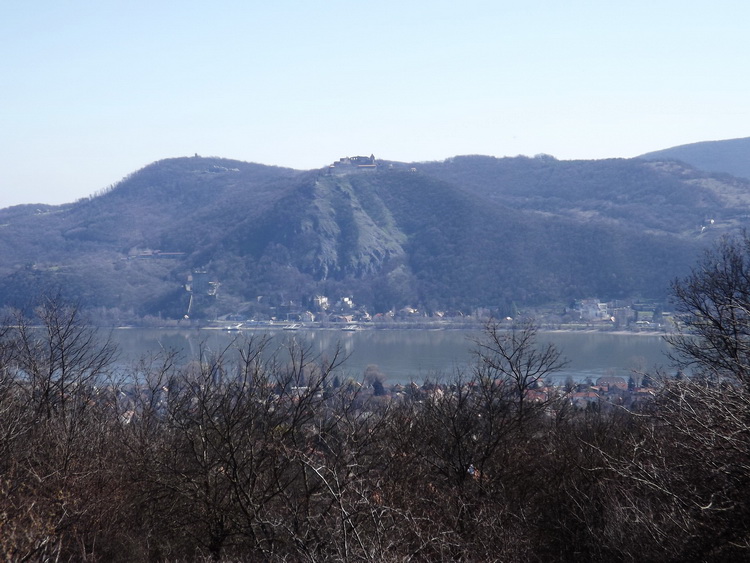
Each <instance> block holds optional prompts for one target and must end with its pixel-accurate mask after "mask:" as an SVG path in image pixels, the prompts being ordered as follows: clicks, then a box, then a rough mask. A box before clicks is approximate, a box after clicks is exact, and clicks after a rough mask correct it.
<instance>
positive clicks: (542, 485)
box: [0, 240, 750, 561]
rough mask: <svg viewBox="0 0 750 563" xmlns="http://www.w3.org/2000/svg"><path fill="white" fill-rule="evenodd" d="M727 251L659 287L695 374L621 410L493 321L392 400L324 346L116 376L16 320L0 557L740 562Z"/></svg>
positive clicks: (94, 345)
mask: <svg viewBox="0 0 750 563" xmlns="http://www.w3.org/2000/svg"><path fill="white" fill-rule="evenodd" d="M725 245H726V246H721V247H719V248H718V249H717V250H716V251H714V253H712V254H710V255H709V256H708V257H707V262H706V264H708V263H710V264H712V268H713V269H712V270H706V268H705V267H704V266H705V264H703V265H701V267H699V268H697V269H696V271H695V272H694V274H693V276H692V277H689V278H687V279H686V280H684V281H682V282H679V283H677V284H676V285H675V294H676V295H677V297H678V298H679V299H680V304H681V307H682V313H683V319H684V321H685V323H686V324H685V326H686V327H688V328H689V329H690V330H689V331H687V332H686V333H685V335H684V336H681V335H680V336H678V337H675V340H674V343H675V350H676V354H679V358H680V359H681V361H682V362H683V363H684V364H685V366H684V367H685V368H686V369H687V368H688V367H691V368H692V373H693V374H695V375H694V377H691V378H677V379H675V378H667V377H662V378H661V379H660V380H659V381H660V383H659V386H658V388H657V392H656V398H655V400H654V401H653V402H652V403H651V404H650V405H649V406H648V407H646V408H642V409H641V410H640V411H638V412H632V411H627V410H625V409H623V408H620V407H616V406H610V407H609V408H596V407H595V406H592V407H590V408H586V409H583V410H582V409H577V408H575V406H574V404H573V403H571V401H570V400H569V398H568V397H567V396H566V394H565V392H564V391H563V390H562V389H560V391H559V393H558V394H555V393H545V394H541V393H535V392H534V391H535V389H536V386H537V385H538V384H539V382H540V381H541V380H542V379H543V378H544V377H546V376H547V375H548V374H549V373H550V372H552V371H554V370H555V369H558V368H559V367H560V366H561V365H562V364H563V361H562V359H561V356H560V354H559V352H558V351H557V350H556V349H555V348H554V347H553V346H544V345H541V344H540V343H538V342H537V340H536V329H535V327H534V326H533V325H532V324H521V325H519V326H516V327H514V328H512V329H511V330H510V331H504V330H501V329H500V328H499V327H498V326H497V325H493V324H491V325H489V326H488V327H487V329H486V331H485V333H484V336H483V337H482V338H481V339H479V340H478V341H477V342H476V343H475V351H476V362H475V364H474V366H475V367H474V369H473V370H472V371H471V372H469V373H461V374H456V376H454V377H453V378H452V379H451V380H450V381H447V382H445V383H444V384H443V385H440V386H433V387H430V386H428V385H425V386H423V387H422V388H418V387H416V386H414V387H413V388H411V389H408V392H407V393H405V394H404V397H403V398H402V399H400V400H396V399H393V398H392V397H389V396H388V393H387V392H386V393H380V392H379V393H377V394H375V393H369V392H368V393H365V392H363V391H362V387H360V386H358V385H355V384H354V383H353V382H351V381H349V382H346V383H344V384H343V385H340V384H339V383H338V380H337V378H336V377H335V376H334V370H335V368H336V367H337V366H338V365H339V363H340V362H341V361H342V360H343V358H342V356H341V354H340V352H339V351H336V350H334V351H332V352H331V353H330V354H329V356H328V357H327V358H323V357H316V356H313V355H311V353H310V349H309V348H308V347H306V346H305V345H304V344H301V343H299V342H297V341H295V340H289V341H287V342H285V343H284V344H283V345H278V344H277V343H275V342H273V341H271V340H269V339H267V338H257V339H253V340H237V341H235V343H234V344H233V345H232V346H231V347H229V348H227V349H225V350H219V351H214V352H209V351H208V350H202V351H201V353H200V354H199V357H198V358H197V359H196V360H195V361H194V362H192V363H190V364H188V365H187V366H180V365H177V361H176V356H175V355H174V354H171V353H169V352H164V353H162V354H161V355H159V356H156V357H154V358H151V359H144V360H143V361H142V362H140V363H139V364H138V365H136V366H132V367H131V368H130V369H129V370H127V373H126V375H127V379H125V380H124V381H120V380H118V379H117V378H116V377H114V375H115V373H119V374H121V375H122V373H123V368H122V367H121V366H120V367H118V369H117V370H114V369H113V368H114V367H115V360H116V355H115V351H114V349H113V347H112V346H111V344H110V343H109V342H108V341H107V340H104V341H102V340H100V339H99V335H97V334H96V333H95V332H94V331H92V330H91V329H90V328H88V327H87V326H86V324H85V322H84V321H83V319H81V317H80V312H79V310H78V309H76V308H75V307H69V306H66V305H64V304H63V303H62V302H61V301H60V300H59V299H52V300H47V301H45V302H44V303H42V305H41V306H40V307H39V308H38V309H37V311H36V312H35V314H34V315H33V316H27V315H22V314H21V313H15V314H14V315H13V316H12V317H10V318H9V319H8V320H7V322H6V323H5V324H4V325H3V326H4V328H3V329H2V332H1V333H0V362H1V365H2V371H0V544H1V545H2V550H3V551H2V553H1V554H0V556H2V557H3V558H5V559H7V560H18V561H21V560H61V561H190V560H202V559H214V560H226V561H234V560H243V561H246V560H250V561H256V560H257V561H291V560H293V561H323V560H325V561H329V560H333V561H360V560H361V561H441V560H444V561H491V560H495V561H634V560H638V561H689V560H695V561H725V560H744V559H747V557H748V552H749V551H750V535H748V530H750V526H749V524H750V503H748V501H747V494H746V491H747V486H748V485H749V484H750V464H748V459H750V455H749V454H750V447H749V446H750V430H749V429H750V421H749V420H748V413H750V404H749V403H750V395H748V386H747V376H746V373H747V372H746V369H745V367H746V365H747V364H746V362H745V361H744V358H745V355H744V352H745V350H746V349H747V348H746V346H747V341H746V339H747V337H748V334H750V330H747V329H748V328H749V327H748V324H747V318H746V317H747V311H748V305H750V302H749V301H748V300H747V299H746V297H747V296H748V295H750V292H748V293H743V291H744V289H743V287H744V286H741V287H738V283H739V282H743V283H744V280H745V279H748V278H747V277H746V276H745V275H736V276H734V277H731V276H728V273H729V272H734V273H735V274H739V273H743V274H747V273H748V269H747V268H746V259H747V255H748V254H750V252H748V246H747V245H748V241H747V240H744V241H742V242H741V243H736V242H732V241H726V242H725ZM743 245H744V246H743ZM737 268H739V272H737V271H735V270H736V269H737ZM714 273H715V274H716V275H715V276H714ZM721 283H726V285H723V286H722V285H721ZM709 290H710V291H709ZM696 304H701V305H702V308H698V307H696ZM719 312H720V313H719ZM709 315H713V316H712V317H710V318H712V319H714V322H710V323H707V322H705V320H706V318H708V316H709ZM717 324H719V325H721V330H720V331H719V333H718V335H717V332H716V329H717ZM696 339H697V340H696ZM722 339H723V340H722ZM696 341H698V342H703V343H704V345H703V346H702V347H699V348H695V347H694V343H695V342H696ZM727 350H731V351H732V354H733V355H732V356H731V358H729V359H727V358H725V356H724V354H726V353H727ZM719 360H721V361H719ZM370 371H371V372H372V373H371V374H370V380H372V381H373V382H375V381H377V382H380V383H381V387H382V382H381V381H380V379H379V378H378V377H377V373H376V370H375V369H374V368H373V369H372V370H370ZM654 379H659V378H656V377H654ZM381 391H382V389H381ZM532 398H533V400H532Z"/></svg>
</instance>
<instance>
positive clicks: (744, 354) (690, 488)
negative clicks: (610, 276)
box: [598, 234, 750, 561]
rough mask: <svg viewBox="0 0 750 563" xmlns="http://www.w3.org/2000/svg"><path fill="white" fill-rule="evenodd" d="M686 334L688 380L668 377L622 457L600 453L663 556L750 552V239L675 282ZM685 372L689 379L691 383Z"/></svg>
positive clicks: (734, 556)
mask: <svg viewBox="0 0 750 563" xmlns="http://www.w3.org/2000/svg"><path fill="white" fill-rule="evenodd" d="M673 292H674V297H675V310H676V311H677V312H678V313H679V314H680V319H681V322H682V328H681V330H680V332H678V333H677V334H675V335H673V336H671V337H669V341H670V342H671V343H672V345H673V347H674V359H675V361H676V363H677V366H678V367H679V368H680V369H681V370H682V371H681V372H680V375H679V376H678V377H672V376H667V375H665V374H662V376H661V378H660V382H659V386H658V391H657V394H656V397H655V401H654V405H653V409H652V412H651V413H650V415H649V416H648V417H646V418H641V419H634V421H633V422H635V424H634V425H633V427H632V429H631V431H630V432H628V433H627V434H624V435H623V436H622V437H621V442H620V445H619V448H618V449H619V454H615V453H614V452H613V451H609V452H607V453H605V452H604V451H603V450H601V449H599V450H598V454H599V455H601V456H602V458H601V459H602V460H603V461H604V465H605V466H606V467H608V468H609V469H610V470H611V471H612V472H613V474H614V475H615V476H616V478H617V479H622V480H623V482H624V483H627V484H628V485H627V488H623V489H622V494H623V497H624V498H626V499H628V501H627V502H628V504H629V505H630V506H631V510H632V516H630V517H628V518H627V519H625V520H623V524H624V525H625V528H624V529H627V527H630V524H629V522H632V521H633V518H635V519H636V520H638V521H643V522H648V523H649V525H648V528H647V530H648V534H646V535H644V536H643V537H642V542H643V547H644V549H646V550H648V551H649V552H650V553H652V554H653V556H654V558H661V559H663V558H665V557H669V558H674V559H676V560H701V561H727V560H744V559H747V557H748V555H749V554H750V534H749V533H748V530H749V529H750V502H748V500H747V494H746V492H747V490H748V487H750V463H749V462H748V460H750V371H749V370H748V367H749V364H748V362H749V361H750V317H749V316H748V312H749V311H750V239H749V238H748V235H747V234H743V236H741V237H738V238H725V239H722V240H721V241H719V242H718V243H717V244H716V245H715V246H714V247H713V248H712V249H711V250H709V251H707V252H706V253H705V255H704V257H703V259H702V260H700V261H699V262H698V264H697V265H696V266H695V267H694V268H693V270H692V272H691V273H690V274H689V275H688V276H686V277H685V278H684V279H680V280H677V281H675V282H674V284H673ZM683 372H684V375H683Z"/></svg>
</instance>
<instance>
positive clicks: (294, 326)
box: [281, 323, 302, 330]
mask: <svg viewBox="0 0 750 563" xmlns="http://www.w3.org/2000/svg"><path fill="white" fill-rule="evenodd" d="M301 328H302V325H301V324H298V323H292V324H290V325H286V326H285V327H282V329H281V330H299V329H301Z"/></svg>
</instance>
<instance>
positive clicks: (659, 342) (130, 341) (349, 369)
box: [114, 329, 669, 383]
mask: <svg viewBox="0 0 750 563" xmlns="http://www.w3.org/2000/svg"><path fill="white" fill-rule="evenodd" d="M263 334H264V333H263V332H260V331H252V332H246V333H243V334H242V335H239V337H240V338H243V337H256V338H260V337H261V336H263ZM268 334H269V335H270V336H272V337H273V340H272V342H273V343H275V344H277V345H281V344H282V343H283V342H284V341H285V340H286V339H288V338H296V339H301V340H304V341H305V342H307V343H308V344H309V345H310V346H311V349H312V351H313V352H314V353H315V354H320V355H324V354H327V355H329V356H330V354H331V353H332V351H333V350H334V349H335V348H336V346H337V345H339V346H340V347H341V349H342V351H343V352H344V354H345V356H346V357H347V359H346V361H345V362H344V364H343V365H342V366H341V368H340V369H339V372H340V374H341V375H342V376H352V377H355V378H360V377H361V376H362V373H363V372H364V370H365V368H366V367H367V366H368V365H370V364H375V365H377V366H378V367H379V369H380V371H381V372H383V373H385V374H386V375H387V376H388V381H389V382H391V383H396V382H408V381H412V380H414V381H421V380H423V379H425V378H431V379H444V378H446V377H450V376H451V375H452V374H454V373H455V372H456V371H466V370H468V369H470V366H471V362H472V354H471V350H472V347H473V344H472V338H476V337H479V336H481V333H479V332H470V331H452V330H363V331H358V332H341V331H338V330H310V331H306V330H300V331H295V332H293V333H289V332H282V331H279V330H277V331H269V332H268ZM114 337H115V339H116V340H117V342H118V343H119V344H120V347H121V350H122V352H123V360H124V361H128V360H133V361H134V360H137V359H138V358H140V357H141V356H143V355H148V354H154V353H156V352H158V351H159V350H161V349H164V350H175V351H179V352H180V353H181V354H182V359H183V360H184V361H187V360H188V359H190V358H196V357H197V356H198V354H199V353H200V351H201V349H203V350H204V351H207V352H209V353H218V352H220V351H222V350H224V349H225V348H226V347H227V346H229V345H231V343H232V341H233V340H234V339H236V338H238V334H237V333H226V332H223V331H218V330H169V329H164V330H159V329H124V330H117V331H115V333H114ZM540 340H541V341H543V342H547V341H550V342H554V343H555V344H556V345H557V346H558V347H559V348H560V349H561V350H562V352H563V355H564V357H566V358H567V359H568V360H569V362H570V363H569V364H568V366H567V367H566V368H565V369H564V370H563V371H561V372H560V373H559V374H558V377H560V378H566V377H569V376H570V377H573V378H574V379H576V380H581V379H585V378H587V377H591V378H592V379H596V378H597V377H600V376H603V375H623V376H625V377H627V376H628V375H629V374H630V372H631V370H638V371H645V370H651V371H653V369H654V368H655V367H665V366H668V365H669V360H668V359H667V357H666V356H665V353H666V351H667V349H668V347H667V345H666V343H665V342H664V341H663V339H662V338H661V337H660V336H654V335H637V334H610V333H599V332H553V333H543V334H541V335H540Z"/></svg>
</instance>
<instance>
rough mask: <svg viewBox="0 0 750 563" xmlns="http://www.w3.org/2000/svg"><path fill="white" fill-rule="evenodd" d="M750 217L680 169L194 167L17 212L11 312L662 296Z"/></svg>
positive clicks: (4, 241) (543, 160)
mask: <svg viewBox="0 0 750 563" xmlns="http://www.w3.org/2000/svg"><path fill="white" fill-rule="evenodd" d="M748 216H750V182H748V181H746V180H739V179H736V178H732V177H728V176H726V175H722V176H719V177H713V176H711V175H709V174H707V173H704V172H699V171H697V170H695V169H692V168H690V167H688V166H687V165H682V164H679V163H674V162H659V161H656V162H648V161H644V160H636V159H634V160H602V161H557V160H555V159H554V158H552V157H547V156H541V157H536V158H526V157H517V158H500V159H498V158H491V157H483V156H465V157H455V158H452V159H448V160H446V161H443V162H432V163H398V162H386V161H377V166H376V167H367V168H366V169H362V170H361V169H358V168H356V167H353V168H351V169H348V168H345V167H344V168H336V169H333V170H331V169H329V168H327V167H326V168H322V169H320V170H312V171H295V170H290V169H286V168H278V167H269V166H263V165H258V164H251V163H245V162H238V161H230V160H225V159H218V158H199V157H194V158H177V159H169V160H164V161H159V162H156V163H154V164H151V165H149V166H147V167H145V168H143V169H142V170H140V171H138V172H135V173H133V174H132V175H130V176H129V177H127V178H125V179H124V180H123V181H121V182H120V183H118V184H117V185H116V186H114V187H113V188H111V189H110V190H108V191H106V192H105V193H103V194H101V195H98V196H95V197H91V198H88V199H85V200H81V201H78V202H76V203H72V204H67V205H63V206H18V207H13V208H8V209H3V210H0V226H1V227H2V228H0V251H1V252H2V256H3V260H2V262H1V263H0V304H20V303H23V302H26V301H27V300H28V299H29V297H30V296H31V295H32V294H34V293H36V292H39V291H42V290H44V289H48V288H60V289H61V290H62V291H63V292H64V293H65V294H67V295H70V296H72V297H76V298H79V299H81V300H82V302H83V303H84V304H85V305H88V306H92V307H100V308H104V309H107V310H110V311H114V312H120V313H124V312H127V313H128V314H134V315H161V316H162V317H182V316H183V315H184V314H185V312H186V308H187V307H188V303H189V301H190V297H191V295H192V297H193V298H194V299H193V306H194V309H193V310H192V314H193V315H194V316H200V315H215V314H222V313H229V312H248V311H250V312H251V311H252V310H253V308H254V307H256V308H257V307H258V306H259V305H258V304H259V303H264V304H268V303H273V304H277V305H281V304H283V303H290V302H294V303H297V304H299V305H300V306H303V307H304V306H308V305H310V303H311V302H312V299H313V298H314V296H316V295H325V296H328V297H329V298H331V299H338V298H340V297H342V296H350V297H352V298H353V299H354V301H355V302H356V303H357V304H359V305H363V306H366V307H367V308H368V309H369V310H370V311H371V312H373V313H374V312H382V311H387V310H389V309H392V308H400V307H403V306H406V305H411V306H414V307H419V308H422V309H425V310H428V311H430V310H438V309H458V310H463V311H469V310H471V309H472V308H474V307H478V306H490V307H499V308H500V309H501V310H502V309H504V308H509V307H510V304H511V303H515V304H517V305H521V304H528V305H535V304H543V303H549V302H553V301H556V302H568V301H570V300H573V299H578V298H586V297H598V298H600V299H614V298H626V297H636V296H637V297H644V298H663V297H664V296H665V295H666V292H667V289H668V286H669V282H670V281H671V280H672V279H674V278H675V277H676V276H678V275H681V274H684V273H685V272H686V270H687V268H688V267H689V265H690V264H692V263H693V262H694V260H695V258H696V256H697V253H698V251H699V250H700V249H701V248H703V247H704V246H705V245H706V243H707V242H708V241H710V240H712V239H714V238H715V237H716V236H718V235H719V234H721V233H725V232H733V231H736V230H738V229H740V228H742V227H743V226H744V225H746V223H747V218H748ZM208 282H211V283H208ZM187 289H190V290H191V291H192V294H191V293H189V292H188V291H187Z"/></svg>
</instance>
